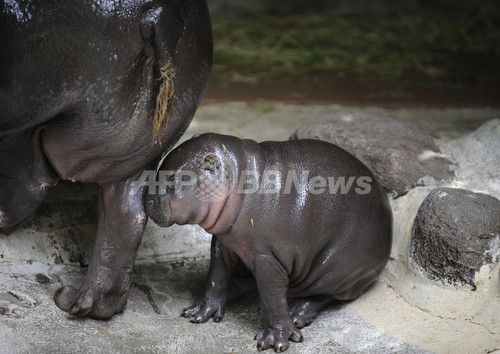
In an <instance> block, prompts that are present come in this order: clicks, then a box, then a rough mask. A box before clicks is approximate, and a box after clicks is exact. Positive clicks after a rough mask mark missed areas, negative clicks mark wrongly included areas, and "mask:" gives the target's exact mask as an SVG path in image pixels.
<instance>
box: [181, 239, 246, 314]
mask: <svg viewBox="0 0 500 354" xmlns="http://www.w3.org/2000/svg"><path fill="white" fill-rule="evenodd" d="M237 262H238V259H237V257H236V255H234V254H231V253H230V251H229V250H228V249H227V248H226V247H224V246H223V245H222V244H221V243H220V242H219V241H218V240H217V238H216V237H215V236H212V246H211V252H210V270H209V272H208V281H207V286H206V288H205V294H204V295H203V297H202V298H201V299H199V300H198V301H196V302H195V303H194V305H193V306H191V307H188V308H185V309H184V310H183V311H182V313H181V316H183V317H186V318H189V319H190V320H191V321H192V322H196V323H203V322H206V321H207V320H208V319H209V318H210V317H211V316H213V318H214V321H215V322H220V321H222V317H223V316H224V310H225V307H226V301H227V295H228V292H229V282H230V281H231V278H232V277H233V275H234V271H235V270H236V265H237Z"/></svg>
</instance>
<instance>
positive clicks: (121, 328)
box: [0, 103, 500, 353]
mask: <svg viewBox="0 0 500 354" xmlns="http://www.w3.org/2000/svg"><path fill="white" fill-rule="evenodd" d="M345 110H358V111H364V112H369V113H373V114H377V115H382V116H388V117H393V118H396V119H400V120H403V121H407V122H411V123H413V124H416V125H419V126H421V127H423V128H427V129H429V130H432V131H434V132H436V133H438V134H440V135H443V136H445V137H447V138H455V137H457V136H461V135H464V134H465V133H468V132H470V131H473V130H474V129H476V128H477V127H478V126H479V125H481V124H482V123H483V122H484V121H486V120H489V119H492V118H497V117H500V111H499V110H493V109H469V110H460V109H453V110H439V109H431V110H427V109H382V108H359V107H341V106H338V105H321V106H302V105H284V104H254V105H247V104H243V103H241V104H240V103H232V104H217V105H207V106H203V107H201V108H200V110H199V111H198V113H197V116H196V118H195V120H194V121H193V124H192V125H191V126H190V128H189V130H188V132H187V133H186V135H185V136H186V137H190V136H191V135H192V134H193V133H195V132H202V131H217V132H220V133H229V134H234V135H239V136H244V137H249V138H253V139H256V140H269V139H276V140H284V139H287V138H288V136H289V135H290V134H291V133H292V132H293V131H294V130H295V129H296V128H297V127H298V126H299V125H300V124H303V123H305V122H307V121H309V120H312V119H314V118H317V117H319V116H321V115H323V114H326V113H334V112H339V111H345ZM94 205H95V192H94V188H93V187H92V186H79V187H78V189H77V188H76V187H74V188H73V187H71V186H69V187H68V186H67V185H63V186H62V187H60V188H59V189H56V190H55V191H54V193H52V195H51V197H50V198H49V200H48V202H47V203H46V204H45V205H44V206H42V208H41V210H40V212H39V214H38V216H37V218H35V219H34V220H33V221H32V222H31V223H28V224H27V225H26V226H25V227H24V228H22V229H20V230H19V231H17V232H15V233H13V234H11V235H9V236H3V235H0V338H2V339H1V340H0V353H28V352H41V353H47V352H50V353H69V352H71V353H101V352H102V353H104V352H105V353H110V352H114V353H201V352H203V353H207V352H208V353H252V352H256V347H255V346H256V343H255V341H254V339H253V337H254V336H255V334H256V333H257V332H258V331H259V330H260V329H261V328H262V326H263V319H262V314H261V312H260V309H259V303H258V297H257V293H256V289H255V286H254V283H253V280H252V279H251V278H238V279H236V280H235V281H234V283H233V287H232V293H231V297H230V301H229V304H228V307H227V312H226V316H225V318H224V320H223V321H222V322H221V323H218V324H216V323H213V322H211V321H210V322H207V323H205V324H193V323H190V322H189V321H188V320H187V319H184V318H181V317H180V316H179V314H180V311H181V310H182V309H183V308H184V307H186V306H189V305H191V303H192V302H193V300H194V299H195V298H196V297H198V296H199V295H200V294H201V292H202V291H203V287H204V283H205V275H206V273H207V271H208V261H207V257H208V255H209V240H210V236H209V235H208V234H206V233H204V232H203V231H201V230H199V229H196V228H193V227H191V226H187V227H182V228H181V227H176V226H174V227H172V228H169V229H160V228H158V227H156V226H155V225H153V224H152V223H149V224H148V227H147V230H146V233H145V236H144V240H143V243H142V246H141V249H140V250H139V254H138V261H137V266H136V268H135V276H134V283H133V286H132V289H131V292H130V296H129V302H128V305H127V308H126V310H125V311H124V312H123V313H122V314H119V315H117V316H115V317H114V318H113V319H111V320H109V321H96V320H92V319H87V318H85V319H77V318H74V317H71V316H69V315H67V314H65V313H64V312H62V311H60V310H59V309H58V308H57V307H56V306H55V304H54V302H53V301H52V296H53V294H54V292H55V291H56V290H57V289H58V288H59V287H61V286H62V285H63V284H64V285H67V284H70V285H74V286H79V285H80V284H81V283H82V281H83V279H84V276H85V268H80V267H79V266H78V264H83V265H84V264H85V263H86V261H87V260H86V258H87V257H88V253H89V251H88V250H89V248H90V246H91V241H89V240H92V237H89V235H90V236H92V235H93V234H94V233H95V206H94ZM373 288H375V289H377V292H378V293H389V292H391V291H392V290H391V289H390V288H388V286H387V285H385V284H384V283H382V282H379V283H377V284H375V285H374V287H373ZM370 292H371V293H374V291H373V289H369V290H368V291H367V293H366V294H365V295H363V296H362V297H361V298H359V299H358V300H355V301H353V302H351V303H340V304H337V305H334V306H331V307H329V308H328V309H326V310H325V311H323V312H322V313H321V314H320V315H319V316H318V318H317V319H316V321H315V322H314V323H313V324H312V325H311V326H310V327H307V328H305V329H303V331H302V332H303V335H304V342H303V343H300V344H295V343H292V344H291V347H290V349H289V350H288V352H289V353H318V352H335V353H420V352H428V350H427V349H425V348H431V347H432V346H427V345H426V341H427V342H430V341H444V342H446V338H440V336H439V333H435V334H434V335H433V336H431V337H432V339H429V338H431V337H426V338H427V339H424V340H420V341H414V340H408V341H409V342H412V343H414V344H410V343H408V342H407V339H405V338H402V339H398V338H396V337H398V333H395V334H394V333H393V335H392V336H391V335H388V334H385V333H384V327H386V326H383V325H380V324H377V327H375V326H374V325H373V324H372V323H371V322H369V321H368V320H367V319H365V318H363V317H362V316H360V315H359V314H358V313H357V312H355V311H354V310H353V308H356V306H352V305H353V304H356V302H357V301H358V302H361V303H364V302H366V301H367V299H368V298H369V296H370ZM369 300H370V301H371V303H372V304H373V305H370V306H375V307H376V306H377V301H376V299H375V300H373V299H369ZM381 309H382V307H381ZM384 311H391V310H390V309H389V310H387V306H386V307H385V308H384ZM392 315H393V316H392V318H396V320H397V319H398V315H397V314H395V313H394V314H392ZM408 326H412V323H411V322H409V323H408ZM419 326H420V324H419ZM423 329H424V328H419V327H415V329H414V331H416V332H418V331H420V330H423ZM399 337H403V336H399ZM416 342H418V343H416ZM415 343H416V344H417V345H415ZM450 346H451V347H453V348H455V349H456V348H457V347H456V346H455V345H454V344H453V343H450ZM499 347H500V345H499ZM458 348H459V347H458ZM456 350H458V352H460V349H456ZM455 352H457V351H455ZM463 352H467V351H463Z"/></svg>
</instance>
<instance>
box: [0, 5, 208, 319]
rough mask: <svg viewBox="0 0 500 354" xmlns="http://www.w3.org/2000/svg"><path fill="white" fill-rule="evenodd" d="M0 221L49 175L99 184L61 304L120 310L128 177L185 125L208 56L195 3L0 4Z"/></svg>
mask: <svg viewBox="0 0 500 354" xmlns="http://www.w3.org/2000/svg"><path fill="white" fill-rule="evenodd" d="M0 16H1V17H0V33H1V35H0V48H2V51H1V52H0V108H1V109H0V171H1V172H0V230H3V231H9V230H11V229H12V228H13V227H15V226H16V225H18V224H19V223H20V222H21V221H22V220H24V219H25V218H26V217H27V216H29V215H31V214H32V213H33V212H34V210H36V208H37V207H38V206H39V205H40V203H41V201H42V200H43V198H44V197H45V195H46V193H47V190H48V189H49V188H50V186H53V185H55V184H56V183H57V181H58V180H59V179H69V180H72V181H81V182H95V183H98V184H99V185H100V192H99V225H98V235H97V241H96V245H95V249H94V254H93V258H92V262H91V265H90V267H89V273H88V276H87V279H86V281H85V283H84V284H83V285H82V287H81V289H80V290H76V289H73V288H69V287H65V288H63V289H61V291H59V292H58V294H57V295H56V298H55V299H56V303H57V305H58V306H59V307H61V308H62V309H63V310H65V311H71V312H72V313H74V314H78V315H85V314H88V315H90V316H92V317H95V318H109V317H111V316H112V315H113V314H114V313H117V312H119V311H121V310H122V309H123V308H124V306H125V303H126V299H127V293H128V289H129V287H130V273H131V271H132V266H133V262H134V259H135V253H136V250H137V246H138V244H139V243H140V239H141V237H142V233H143V230H144V227H145V224H146V220H147V219H146V217H145V214H144V210H143V193H142V190H141V191H139V193H134V192H132V190H131V187H130V183H131V182H133V181H135V180H136V179H137V175H138V174H140V172H141V171H142V170H143V169H145V168H149V167H150V166H155V165H156V164H157V161H158V160H159V158H160V157H161V155H162V153H163V151H165V150H166V149H167V150H168V148H169V147H171V146H173V144H174V143H175V142H176V140H177V139H178V138H179V137H180V135H181V134H182V133H183V131H184V130H185V129H186V128H187V126H188V125H189V122H190V121H191V119H192V117H193V114H194V112H195V110H196V108H197V106H198V104H199V102H200V99H201V95H202V91H203V89H204V87H205V85H206V82H207V79H208V74H209V71H210V66H211V60H212V38H211V26H210V18H209V15H208V10H207V6H206V3H205V0H157V1H146V0H137V1H112V0H110V1H102V0H101V1H90V0H88V1H85V0H82V1H76V2H75V1H67V0H47V1H14V0H12V1H2V2H1V3H0ZM169 63H173V65H174V67H175V70H176V71H175V78H174V85H175V96H174V104H173V108H172V112H171V115H170V119H169V121H168V128H167V132H166V134H165V135H164V136H163V137H162V138H161V141H158V140H157V141H156V142H155V144H153V143H152V140H153V139H152V138H153V137H152V132H153V113H154V111H155V104H156V97H157V94H158V90H159V82H158V80H157V79H158V78H159V77H160V68H161V67H164V66H165V65H167V64H169Z"/></svg>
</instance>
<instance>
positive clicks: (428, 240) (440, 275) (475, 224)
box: [410, 188, 500, 290]
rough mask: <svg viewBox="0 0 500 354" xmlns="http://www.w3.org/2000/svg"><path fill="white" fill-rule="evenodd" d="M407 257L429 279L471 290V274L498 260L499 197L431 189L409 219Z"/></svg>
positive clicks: (466, 191)
mask: <svg viewBox="0 0 500 354" xmlns="http://www.w3.org/2000/svg"><path fill="white" fill-rule="evenodd" d="M410 255H411V257H412V260H413V261H414V263H415V264H416V265H417V266H419V267H420V268H421V269H422V270H423V271H424V273H425V274H426V275H427V276H428V277H429V278H431V279H434V280H441V281H446V282H448V283H451V284H455V285H466V286H470V287H471V288H472V289H473V290H475V285H474V273H475V272H477V271H479V269H480V268H481V266H482V265H485V264H493V263H496V262H498V261H499V260H500V201H499V200H498V199H496V198H494V197H492V196H491V195H488V194H483V193H474V192H471V191H468V190H465V189H454V188H436V189H434V190H433V191H432V192H431V193H429V195H428V196H427V198H426V199H425V200H424V202H423V203H422V205H421V206H420V208H419V210H418V213H417V216H416V218H415V222H414V224H413V235H412V240H411V245H410Z"/></svg>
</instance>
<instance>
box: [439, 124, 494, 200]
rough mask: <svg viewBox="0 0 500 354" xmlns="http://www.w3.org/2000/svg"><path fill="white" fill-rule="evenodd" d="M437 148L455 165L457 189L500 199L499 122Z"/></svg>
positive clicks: (442, 142)
mask: <svg viewBox="0 0 500 354" xmlns="http://www.w3.org/2000/svg"><path fill="white" fill-rule="evenodd" d="M438 144H439V146H440V148H441V151H443V153H444V154H445V155H446V156H449V158H450V159H451V160H452V161H453V162H454V164H453V165H452V168H453V171H454V174H455V176H456V180H457V183H456V184H457V186H459V187H460V188H464V189H469V190H474V191H480V192H481V191H482V192H485V193H487V194H491V195H493V196H495V197H497V198H498V199H500V119H492V120H489V121H487V122H485V123H484V124H483V125H481V126H480V127H479V128H478V129H477V130H475V131H474V132H472V133H470V134H468V135H466V136H463V137H460V138H458V139H454V140H452V141H448V142H444V141H438Z"/></svg>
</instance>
